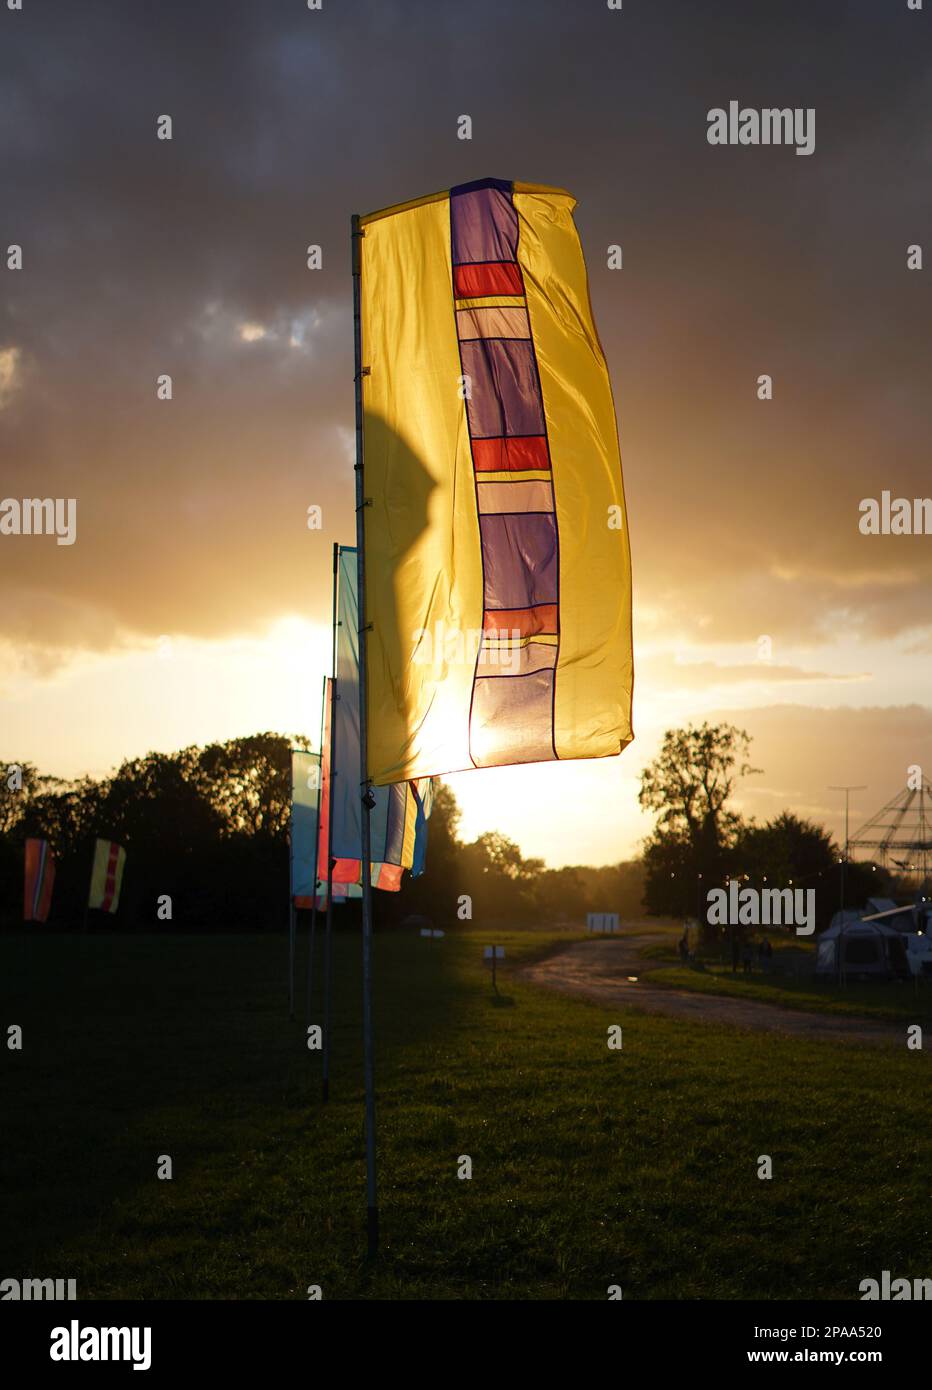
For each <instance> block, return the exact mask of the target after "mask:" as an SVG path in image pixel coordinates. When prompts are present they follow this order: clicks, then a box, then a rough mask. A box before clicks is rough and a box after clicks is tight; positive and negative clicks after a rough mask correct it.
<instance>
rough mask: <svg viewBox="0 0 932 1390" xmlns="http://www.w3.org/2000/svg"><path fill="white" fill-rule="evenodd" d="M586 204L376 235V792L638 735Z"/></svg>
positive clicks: (368, 475)
mask: <svg viewBox="0 0 932 1390" xmlns="http://www.w3.org/2000/svg"><path fill="white" fill-rule="evenodd" d="M574 206H575V203H574V199H573V198H572V197H571V196H570V195H569V194H568V193H565V192H563V191H562V190H560V189H552V188H541V187H538V186H536V185H530V184H520V183H514V184H513V183H510V182H506V181H504V180H499V179H483V180H480V181H479V182H478V183H475V184H467V185H462V186H460V187H457V188H453V189H451V190H450V191H449V192H444V193H439V194H435V195H433V196H431V197H427V198H421V199H418V200H417V201H415V202H413V203H406V204H402V205H400V206H398V207H395V208H389V209H386V210H384V211H382V212H378V213H373V214H371V215H370V216H368V217H364V218H362V219H361V228H362V232H363V237H362V242H361V266H362V271H361V274H362V279H361V284H362V360H363V363H364V373H365V374H364V376H363V378H362V391H363V406H364V429H365V450H364V463H365V475H364V476H365V491H366V495H367V499H371V502H367V508H366V570H367V575H368V576H369V583H368V586H367V588H368V592H367V596H366V602H367V617H368V619H369V621H370V624H371V630H370V631H369V635H368V642H367V653H368V666H369V671H368V704H367V708H368V715H369V739H368V742H369V748H368V771H369V776H370V778H371V780H372V781H373V783H375V784H376V785H377V786H381V785H385V784H389V783H396V782H401V781H406V780H411V779H414V778H417V777H421V776H426V775H428V774H431V773H440V772H452V771H457V770H460V769H464V768H470V767H493V766H501V765H505V764H509V763H522V762H539V761H547V760H554V759H563V758H592V757H606V756H610V755H612V754H617V753H620V752H621V750H622V749H623V748H624V747H625V746H626V745H627V744H628V743H629V742H630V741H631V738H632V736H633V735H632V730H631V691H632V683H633V670H632V667H633V663H632V650H631V581H630V560H629V550H628V534H627V520H626V513H625V505H624V493H623V488H622V479H621V462H620V457H619V452H618V441H617V430H616V424H615V412H614V406H613V402H612V394H611V386H610V383H609V378H608V371H607V367H606V364H605V358H604V355H603V352H602V348H601V345H600V343H599V339H598V334H597V332H596V329H595V325H594V322H593V318H592V311H591V308H590V304H589V291H588V282H587V278H586V270H585V264H584V261H583V256H582V250H581V247H580V244H579V238H578V236H577V233H576V229H575V226H574V223H573V217H572V210H573V207H574Z"/></svg>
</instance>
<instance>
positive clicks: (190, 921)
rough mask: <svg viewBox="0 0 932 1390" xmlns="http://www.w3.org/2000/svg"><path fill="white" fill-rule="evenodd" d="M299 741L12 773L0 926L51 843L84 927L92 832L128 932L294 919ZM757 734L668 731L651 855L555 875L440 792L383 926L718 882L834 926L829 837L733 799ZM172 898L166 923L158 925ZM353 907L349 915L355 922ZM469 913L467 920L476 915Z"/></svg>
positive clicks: (671, 911)
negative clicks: (29, 853) (423, 842)
mask: <svg viewBox="0 0 932 1390" xmlns="http://www.w3.org/2000/svg"><path fill="white" fill-rule="evenodd" d="M308 746H309V745H308V742H307V740H306V739H304V738H300V737H296V738H294V739H288V738H287V737H284V736H283V735H281V734H273V733H263V734H253V735H251V736H249V737H244V738H234V739H228V740H227V741H226V742H225V743H212V744H208V745H207V746H206V747H190V748H183V749H181V750H180V751H179V752H177V753H148V754H147V755H146V756H145V757H143V758H133V759H129V760H127V761H126V762H124V763H123V764H122V765H121V766H120V767H119V768H118V769H117V770H116V771H115V772H114V773H113V774H112V775H111V776H109V777H104V778H92V777H82V778H78V779H77V780H75V781H63V780H61V779H59V778H56V777H50V776H47V775H44V774H42V773H40V772H39V771H38V770H37V769H36V768H35V767H32V766H30V765H29V764H28V763H16V762H15V761H12V762H10V761H8V762H2V763H0V771H3V772H5V774H6V775H5V776H2V777H0V921H2V922H3V923H5V924H7V925H9V924H12V923H15V922H18V921H20V920H21V917H22V893H23V846H24V842H25V840H26V838H27V837H30V836H34V837H38V838H42V839H46V840H48V841H49V842H50V845H51V848H52V852H53V854H54V855H55V860H56V883H55V894H54V898H53V904H52V912H51V914H50V918H49V922H50V925H53V926H55V925H59V926H68V925H74V924H76V923H79V922H81V921H82V920H83V916H84V906H85V903H86V901H87V891H88V884H89V880H90V871H91V858H92V855H93V848H94V841H95V838H96V837H98V836H100V837H101V838H104V839H111V840H116V841H117V842H118V843H119V844H121V845H123V846H124V848H125V849H126V852H127V865H126V874H125V879H124V887H123V893H122V897H121V904H120V910H119V916H118V922H119V925H121V926H136V927H140V928H146V927H151V928H156V927H157V928H159V929H164V928H165V927H167V926H169V925H174V926H175V927H179V928H193V929H196V930H230V929H241V928H250V929H263V930H265V929H278V928H283V927H284V925H285V923H286V921H287V915H288V831H289V818H290V796H291V755H290V750H291V749H292V748H307V747H308ZM749 757H750V739H749V737H748V735H747V733H745V732H744V731H743V730H741V729H738V728H735V727H734V726H732V725H729V724H719V725H709V724H703V725H701V726H699V727H698V728H697V727H693V726H691V725H690V726H688V727H686V728H684V729H674V730H670V731H668V732H667V733H666V735H665V736H664V739H663V743H662V745H661V748H660V751H659V753H658V755H657V757H656V758H655V759H654V760H653V762H651V763H650V764H649V765H648V766H647V767H646V768H645V769H644V771H643V773H642V775H641V788H640V803H641V805H642V806H643V807H644V808H645V809H647V810H650V811H652V812H654V813H655V815H656V824H655V827H654V830H653V832H652V833H651V834H650V835H649V836H648V837H647V839H646V840H645V841H644V844H643V849H642V854H641V856H640V857H639V858H634V859H629V860H625V861H621V862H619V863H617V864H614V865H609V866H603V867H592V866H586V865H575V866H569V867H564V868H559V869H549V868H547V866H546V865H545V863H544V862H543V861H542V860H540V859H534V858H526V857H525V856H524V855H522V853H521V851H520V849H519V848H518V846H517V845H516V844H515V843H514V842H513V841H512V840H510V839H508V837H507V836H505V835H502V834H500V833H499V832H498V831H487V832H486V833H484V834H482V835H479V836H478V837H477V838H476V839H475V840H472V841H469V842H465V841H464V840H463V839H462V838H461V836H460V829H459V826H460V812H459V807H458V805H457V802H456V798H455V796H454V795H453V792H452V791H451V790H450V788H449V787H448V786H447V785H446V784H444V783H442V782H441V783H439V784H438V787H437V791H436V795H435V798H434V808H433V813H432V816H431V821H430V834H429V842H428V854H427V870H426V873H425V874H423V875H422V876H421V877H420V878H417V879H412V878H411V877H410V875H408V874H406V875H405V878H404V886H403V888H402V890H401V892H400V893H378V894H377V895H376V898H377V904H378V906H377V922H378V923H382V924H386V925H391V924H393V923H397V922H398V921H400V920H403V919H404V918H405V917H407V916H412V915H420V916H424V917H426V918H428V919H430V920H431V921H433V922H434V923H435V924H436V925H438V926H450V927H452V926H455V925H456V923H457V922H461V921H469V920H472V921H475V922H481V923H482V924H483V925H494V924H497V923H499V922H500V923H502V924H505V923H508V924H518V925H521V924H528V925H530V924H532V923H535V922H549V923H556V922H575V923H579V922H582V921H584V920H585V914H586V913H587V912H618V913H620V914H621V916H623V917H634V916H638V915H639V914H641V913H642V912H644V911H645V910H646V911H647V912H648V913H654V914H662V915H665V916H673V917H681V918H684V917H696V918H699V919H703V918H704V915H705V914H704V906H705V895H706V893H707V892H708V889H709V888H710V887H713V886H716V885H721V884H723V883H724V881H725V880H726V878H728V877H729V876H736V877H739V878H741V879H742V881H746V882H748V883H749V884H751V885H752V886H756V887H760V886H761V885H762V884H763V883H765V882H766V883H768V884H769V885H771V886H773V887H785V886H786V885H787V884H789V883H790V882H793V883H795V884H796V885H798V886H800V887H814V888H816V890H817V895H816V902H817V908H818V914H819V917H818V925H819V927H820V928H821V927H822V926H823V925H825V924H826V923H827V921H828V920H829V919H830V918H831V915H832V913H833V912H834V911H835V910H836V908H837V906H838V889H839V881H840V875H839V866H840V859H841V855H842V851H841V850H840V849H839V847H838V845H836V844H835V843H834V842H833V840H832V838H831V836H830V835H829V834H828V833H827V832H826V831H825V830H824V829H823V828H822V827H821V826H819V825H816V824H814V823H813V822H811V821H808V820H805V819H802V818H800V817H798V816H796V815H794V814H793V813H792V812H790V811H783V812H781V813H780V814H779V815H778V816H776V817H774V818H773V819H772V820H770V821H768V822H766V823H765V824H763V825H758V824H757V823H755V822H754V821H753V820H748V819H745V818H743V817H742V816H741V815H740V814H739V813H738V812H737V811H736V810H735V809H734V807H733V805H732V798H733V796H734V793H735V790H736V787H737V784H738V782H739V780H740V779H741V778H742V777H746V776H749V775H751V774H752V773H754V772H755V771H756V769H754V768H753V767H752V766H751V764H750V762H749V761H748V759H749ZM894 888H895V883H894V881H893V880H891V879H890V878H889V876H888V875H887V874H885V873H884V872H882V871H881V870H879V869H878V870H876V871H872V869H871V867H870V866H869V865H864V864H857V863H852V864H849V865H848V869H847V892H846V901H847V902H848V904H849V905H853V904H859V903H862V902H863V901H864V899H865V897H866V896H867V895H868V893H880V892H885V893H889V892H891V891H893V890H894ZM164 896H168V897H169V898H170V899H171V903H172V919H171V924H169V923H166V922H164V921H162V920H160V919H159V918H158V916H157V904H158V901H159V899H160V897H164ZM356 910H357V909H356V908H355V907H354V906H353V905H352V904H350V905H348V906H346V907H341V908H340V909H339V912H340V916H341V920H353V919H354V917H355V913H356ZM467 914H468V915H467Z"/></svg>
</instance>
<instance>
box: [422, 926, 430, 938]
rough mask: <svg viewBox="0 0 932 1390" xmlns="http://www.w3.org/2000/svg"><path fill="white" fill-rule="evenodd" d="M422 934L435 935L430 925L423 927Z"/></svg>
mask: <svg viewBox="0 0 932 1390" xmlns="http://www.w3.org/2000/svg"><path fill="white" fill-rule="evenodd" d="M421 936H433V932H432V931H431V929H430V927H421Z"/></svg>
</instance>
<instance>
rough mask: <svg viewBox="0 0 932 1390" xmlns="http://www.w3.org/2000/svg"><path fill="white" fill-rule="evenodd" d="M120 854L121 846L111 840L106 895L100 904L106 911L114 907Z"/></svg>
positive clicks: (105, 884)
mask: <svg viewBox="0 0 932 1390" xmlns="http://www.w3.org/2000/svg"><path fill="white" fill-rule="evenodd" d="M119 854H120V846H119V845H117V844H114V842H113V840H111V841H110V852H109V854H108V856H107V876H106V879H105V880H104V897H103V902H102V903H101V904H100V905H101V908H102V909H103V911H104V912H110V911H111V909H112V908H113V899H114V897H115V895H116V869H117V859H118V857H119Z"/></svg>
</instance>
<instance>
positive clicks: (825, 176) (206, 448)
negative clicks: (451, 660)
mask: <svg viewBox="0 0 932 1390" xmlns="http://www.w3.org/2000/svg"><path fill="white" fill-rule="evenodd" d="M815 8H816V7H813V6H812V4H811V3H805V4H804V3H786V4H781V5H779V6H773V7H768V8H766V9H765V8H764V7H749V6H747V5H744V4H739V3H737V0H736V2H735V3H734V4H723V3H713V4H703V5H701V6H697V5H695V4H691V3H687V0H683V3H666V4H664V3H659V4H651V5H648V4H647V3H646V0H644V3H640V4H639V3H637V0H626V3H625V6H624V9H623V11H621V12H620V13H611V12H609V11H608V10H607V8H606V7H605V6H604V5H602V4H600V3H597V2H596V0H592V3H591V4H580V3H568V2H567V3H563V4H540V3H532V2H531V0H527V3H518V4H511V5H504V4H501V3H470V4H468V5H465V4H464V5H461V4H452V3H439V4H438V3H434V4H420V3H404V4H387V3H369V4H360V3H347V4H337V3H335V0H324V6H323V9H322V10H321V11H320V12H311V11H308V10H306V9H305V8H303V6H302V4H301V3H299V0H288V3H280V2H276V3H261V4H260V3H252V4H246V3H222V4H221V3H200V4H193V5H183V4H174V5H167V4H158V5H156V4H152V3H144V2H143V0H139V3H127V2H126V0H122V2H121V3H116V0H114V3H103V2H102V0H87V3H83V4H80V5H76V4H74V3H73V0H72V3H66V2H63V0H59V3H43V4H41V5H40V4H38V3H36V0H32V3H31V0H25V8H24V10H23V11H22V13H16V12H9V11H6V9H5V8H4V10H3V11H2V12H0V78H2V81H0V93H2V95H0V124H2V129H3V130H4V132H5V138H4V141H3V146H2V154H0V159H2V197H0V245H2V246H4V247H5V246H6V245H7V244H8V243H10V242H19V243H22V245H23V247H24V255H25V269H24V270H23V272H21V273H12V272H8V271H4V272H3V273H2V275H0V296H2V298H0V351H2V350H3V349H15V350H16V357H15V382H14V384H13V387H12V388H11V389H10V390H9V391H8V392H7V393H5V394H4V396H3V398H2V401H3V404H2V408H0V450H2V453H0V495H4V496H22V495H26V494H28V495H33V494H36V493H41V494H43V495H53V496H54V495H65V496H76V497H77V498H78V500H79V542H78V544H77V545H76V546H74V547H73V548H71V549H70V550H59V551H55V550H54V549H53V550H50V549H49V548H48V547H47V546H44V545H42V544H41V543H39V542H37V541H34V540H31V539H30V540H26V539H16V538H10V539H7V540H6V541H5V542H4V544H3V545H2V546H0V579H2V582H3V584H4V588H5V590H6V595H7V598H6V602H5V603H4V605H3V606H2V609H0V636H2V635H8V636H13V637H14V638H15V639H16V640H17V641H19V642H28V641H34V642H36V643H37V644H38V645H40V646H42V645H45V646H47V647H51V648H55V647H59V646H60V647H68V646H74V645H81V644H84V643H86V644H88V645H92V646H95V647H101V646H106V645H108V644H109V643H111V642H114V641H116V640H118V638H119V635H120V634H121V633H124V634H125V633H133V632H138V633H143V634H150V635H151V634H153V633H159V632H189V633H194V634H201V635H204V634H220V633H224V632H230V631H234V630H237V629H241V628H244V627H247V626H250V625H253V624H256V623H261V622H262V621H263V620H265V619H267V618H269V617H271V616H274V615H275V614H277V613H280V612H282V611H284V610H286V609H293V610H297V611H302V612H310V613H311V615H312V616H315V617H318V618H321V619H323V618H324V617H325V616H326V615H327V613H328V612H329V598H328V597H327V587H328V576H329V550H330V541H331V540H333V539H337V538H340V539H344V540H349V539H352V536H353V513H352V504H351V490H352V471H351V467H350V461H349V457H348V453H347V439H348V436H347V434H346V431H347V430H348V429H349V428H350V427H351V424H352V387H351V379H350V378H351V372H352V363H351V341H350V331H351V329H350V319H349V283H348V251H347V230H348V228H347V222H348V217H349V214H350V212H352V211H353V210H360V211H367V210H369V209H371V208H374V207H379V206H382V205H385V204H388V203H392V202H396V201H400V200H403V199H405V198H408V197H412V196H416V195H418V194H420V193H424V192H428V191H431V190H433V189H436V188H442V187H446V186H449V185H450V184H451V183H455V182H459V181H463V180H466V179H469V178H473V177H476V176H480V175H483V174H494V175H499V176H503V177H515V178H519V179H526V180H529V181H538V182H546V183H553V184H558V185H563V186H565V187H568V188H570V189H571V190H572V191H573V192H574V193H575V194H576V196H577V197H578V198H579V200H580V205H579V210H578V214H577V217H578V223H579V227H580V231H581V234H582V237H583V242H584V246H585V248H586V251H587V256H588V259H589V264H590V273H591V277H592V293H593V301H594V306H595V310H596V316H597V320H598V323H599V326H600V330H601V333H602V337H603V340H604V343H605V346H606V351H607V354H608V358H609V364H610V367H611V370H612V375H613V380H614V383H615V388H616V398H617V401H618V406H619V417H620V432H621V441H622V450H623V456H624V461H625V470H626V484H627V489H628V496H629V504H630V508H631V514H632V540H633V545H634V558H635V564H636V577H637V583H638V593H639V595H640V597H641V599H642V601H643V602H644V603H645V604H648V605H650V606H652V607H655V608H659V609H661V610H662V611H663V612H664V613H665V614H666V615H667V617H668V619H669V620H670V622H672V623H675V624H676V625H677V626H678V627H680V628H682V629H689V628H690V627H691V626H693V625H697V624H698V623H699V622H700V621H701V622H702V624H703V626H702V635H703V636H704V637H709V638H716V639H734V638H744V637H749V636H752V635H754V634H756V633H758V632H761V631H765V632H769V633H774V634H776V633H778V632H779V633H784V634H786V635H788V636H789V637H792V636H794V635H795V636H799V637H801V638H802V637H806V638H811V637H812V636H813V635H814V634H816V635H818V634H821V635H822V636H825V637H828V638H831V636H832V635H833V634H835V635H837V634H838V631H839V629H840V628H844V627H846V626H853V627H856V628H858V629H859V630H864V631H865V632H889V631H892V630H895V629H896V628H897V627H898V626H900V627H915V626H917V625H919V626H921V625H923V624H924V623H927V622H928V618H927V616H926V614H925V599H924V594H925V585H927V583H928V579H929V570H930V565H929V561H928V559H927V558H926V554H927V552H926V550H925V548H924V546H923V543H922V542H921V541H914V540H909V541H904V542H903V543H902V544H900V543H899V542H897V541H893V542H889V541H885V540H883V539H880V540H872V539H870V538H864V537H861V536H860V534H859V533H858V530H857V504H858V501H859V500H860V498H862V497H864V496H868V495H878V494H879V492H880V490H881V489H882V488H884V487H889V488H891V489H893V490H894V491H895V492H897V491H899V492H903V493H904V494H906V495H912V494H913V493H914V492H916V493H917V495H918V493H919V492H921V491H922V483H923V480H924V478H925V477H926V476H927V468H926V449H927V440H928V435H929V423H930V421H929V407H928V405H927V400H928V397H929V393H928V388H927V378H928V368H929V349H928V343H927V336H928V335H927V325H928V321H929V307H930V306H929V291H928V290H927V289H926V285H927V283H928V279H927V277H928V272H923V273H922V274H908V273H907V272H906V270H905V268H904V262H905V248H906V245H907V244H908V243H910V242H913V241H922V240H923V239H924V238H927V237H928V227H929V214H930V211H932V209H930V195H929V179H928V171H929V163H930V152H932V140H930V134H929V131H928V124H927V121H926V119H925V112H926V110H927V109H928V100H929V96H930V81H929V76H928V71H927V64H926V63H925V60H924V41H925V40H926V38H927V33H928V17H927V16H926V15H924V14H922V13H920V14H916V15H914V14H911V13H910V12H908V11H907V10H906V7H905V5H903V6H901V7H900V6H893V5H890V4H881V3H879V0H878V3H876V4H871V3H866V0H865V3H858V4H847V5H846V4H836V5H832V6H824V7H818V9H819V12H818V13H817V14H816V13H813V10H814V9H815ZM731 98H736V99H738V100H740V101H741V102H742V103H744V104H747V105H755V106H762V105H777V106H801V107H814V108H815V109H816V113H817V116H816V152H815V154H814V155H813V156H812V157H811V158H798V157H796V156H795V155H794V154H793V152H792V151H791V150H787V149H769V150H748V149H731V148H722V149H717V148H712V147H710V146H709V145H708V144H707V143H706V140H705V132H706V112H707V110H708V109H709V108H710V107H713V106H720V105H727V103H728V101H729V100H730V99H731ZM463 113H468V114H470V115H471V116H472V118H473V121H474V138H473V140H472V141H471V142H461V141H458V140H457V139H456V133H455V123H456V118H457V117H458V116H459V115H460V114H463ZM160 114H169V115H171V116H172V119H173V123H174V138H173V140H172V141H171V142H170V143H169V142H160V141H157V140H156V138H155V123H156V118H157V116H158V115H160ZM309 242H316V243H319V244H320V245H321V246H322V247H323V254H324V264H323V269H322V270H321V271H319V272H309V271H308V270H307V269H306V268H305V259H304V249H305V247H306V246H307V244H308V243H309ZM614 242H620V243H621V244H622V245H623V247H624V255H625V269H624V271H622V272H621V273H612V272H609V271H608V270H607V269H606V268H605V248H606V246H608V245H609V244H611V243H614ZM243 324H254V325H260V326H262V327H263V328H265V329H266V330H267V334H266V336H265V337H264V338H261V339H258V340H256V341H251V342H249V341H242V339H241V338H240V337H239V336H238V334H239V330H240V326H241V325H243ZM9 360H10V361H12V360H13V359H9ZM162 372H168V373H170V374H171V375H172V377H173V379H174V400H173V401H172V403H171V404H170V405H168V404H164V403H159V402H157V401H156V398H155V378H156V376H157V375H158V374H159V373H162ZM762 372H768V373H771V374H772V375H773V377H774V382H775V399H774V401H773V402H771V403H769V404H761V403H759V402H758V401H757V400H756V398H755V382H756V378H757V376H758V375H759V374H760V373H762ZM312 503H318V504H321V505H323V507H324V519H325V529H324V532H323V533H322V534H317V535H314V534H312V533H309V532H307V530H306V529H305V526H304V516H305V511H306V508H307V506H308V505H310V504H312ZM697 631H698V628H697Z"/></svg>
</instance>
